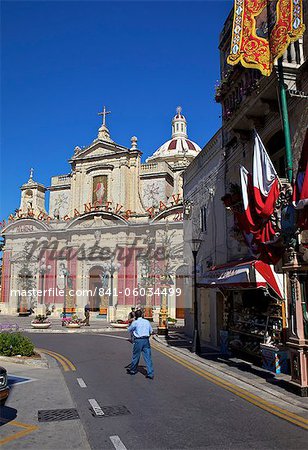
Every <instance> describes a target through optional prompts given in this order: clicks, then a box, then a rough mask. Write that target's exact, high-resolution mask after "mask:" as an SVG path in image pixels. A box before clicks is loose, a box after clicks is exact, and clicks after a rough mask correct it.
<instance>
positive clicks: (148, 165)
mask: <svg viewBox="0 0 308 450" xmlns="http://www.w3.org/2000/svg"><path fill="white" fill-rule="evenodd" d="M156 169H158V163H145V164H141V170H142V171H143V172H148V171H150V170H156Z"/></svg>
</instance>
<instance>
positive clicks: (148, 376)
mask: <svg viewBox="0 0 308 450" xmlns="http://www.w3.org/2000/svg"><path fill="white" fill-rule="evenodd" d="M146 378H148V379H149V380H154V375H147V376H146Z"/></svg>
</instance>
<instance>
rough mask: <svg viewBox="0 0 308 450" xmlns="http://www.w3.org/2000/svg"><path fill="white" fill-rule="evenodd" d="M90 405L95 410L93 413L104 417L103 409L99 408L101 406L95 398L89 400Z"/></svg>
mask: <svg viewBox="0 0 308 450" xmlns="http://www.w3.org/2000/svg"><path fill="white" fill-rule="evenodd" d="M88 401H89V403H90V405H91V406H92V408H93V411H94V412H95V414H96V416H104V415H105V413H104V411H103V410H102V408H101V407H100V406H99V404H98V403H97V401H96V400H95V399H94V398H89V399H88Z"/></svg>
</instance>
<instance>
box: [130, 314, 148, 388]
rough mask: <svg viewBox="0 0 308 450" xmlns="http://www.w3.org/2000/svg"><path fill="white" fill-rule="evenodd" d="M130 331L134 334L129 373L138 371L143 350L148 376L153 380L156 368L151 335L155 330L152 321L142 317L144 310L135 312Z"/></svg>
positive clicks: (132, 373) (133, 373)
mask: <svg viewBox="0 0 308 450" xmlns="http://www.w3.org/2000/svg"><path fill="white" fill-rule="evenodd" d="M128 332H129V333H133V335H134V346H133V357H132V363H131V365H130V368H129V369H127V373H128V374H129V375H135V374H136V373H137V368H138V363H139V359H140V355H141V352H142V354H143V359H144V361H145V363H146V366H147V378H150V379H151V380H153V378H154V370H153V363H152V355H151V346H150V336H151V334H152V332H153V330H152V327H151V325H150V322H149V321H148V320H146V319H143V317H142V311H141V310H137V311H136V312H135V320H134V322H132V324H131V325H130V326H129V327H128Z"/></svg>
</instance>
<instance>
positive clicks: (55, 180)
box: [51, 175, 71, 186]
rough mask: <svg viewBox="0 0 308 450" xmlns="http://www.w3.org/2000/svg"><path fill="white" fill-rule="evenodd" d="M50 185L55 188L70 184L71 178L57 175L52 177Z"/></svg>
mask: <svg viewBox="0 0 308 450" xmlns="http://www.w3.org/2000/svg"><path fill="white" fill-rule="evenodd" d="M51 183H52V186H56V185H58V184H70V183H71V177H70V176H69V175H59V176H57V177H52V179H51Z"/></svg>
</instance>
